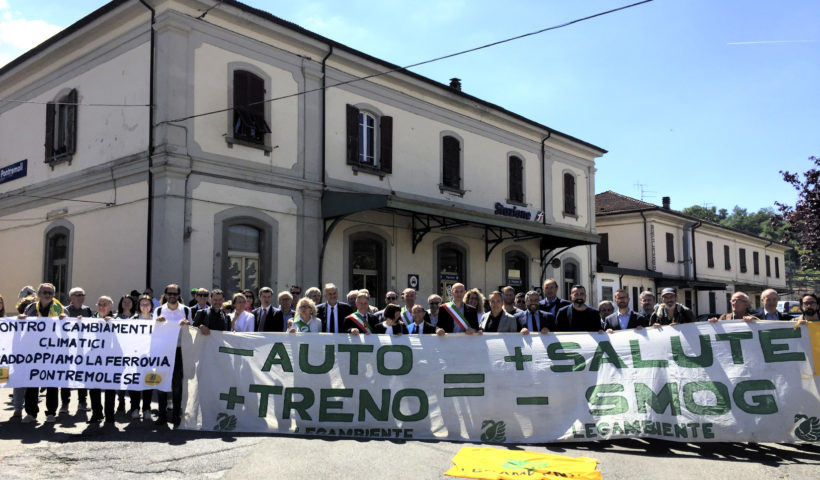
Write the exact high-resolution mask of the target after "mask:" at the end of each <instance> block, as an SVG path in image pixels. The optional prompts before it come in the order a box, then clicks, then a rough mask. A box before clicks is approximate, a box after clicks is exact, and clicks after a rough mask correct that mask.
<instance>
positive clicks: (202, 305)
mask: <svg viewBox="0 0 820 480" xmlns="http://www.w3.org/2000/svg"><path fill="white" fill-rule="evenodd" d="M208 295H209V293H208V289H207V288H197V289H196V292H194V304H193V305H191V318H194V317H195V316H196V312H198V311H200V310H208V309H209V308H211V303H210V302H209V301H208Z"/></svg>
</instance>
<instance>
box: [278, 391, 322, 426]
mask: <svg viewBox="0 0 820 480" xmlns="http://www.w3.org/2000/svg"><path fill="white" fill-rule="evenodd" d="M294 395H301V396H302V399H301V400H299V401H296V400H294V399H293V396H294ZM315 399H316V397H315V395H314V394H313V390H311V389H309V388H304V387H288V388H286V389H285V403H284V405H283V406H282V418H283V419H285V420H287V419H289V418H290V411H291V410H296V413H298V414H299V417H300V418H301V419H302V420H313V419H312V418H311V417H310V414H309V413H307V409H308V408H310V407H311V406H313V402H314V400H315Z"/></svg>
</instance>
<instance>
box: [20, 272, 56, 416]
mask: <svg viewBox="0 0 820 480" xmlns="http://www.w3.org/2000/svg"><path fill="white" fill-rule="evenodd" d="M54 291H55V288H54V285H52V284H50V283H41V284H40V286H39V287H37V301H36V302H34V303H32V304H31V305H29V306H28V307H26V312H25V314H23V315H20V316H19V317H18V318H26V317H62V316H63V313H64V311H63V310H64V308H63V306H62V305H61V304H60V302H59V301H57V299H55V298H54ZM39 393H40V389H39V388H37V387H29V388H26V404H25V409H26V416H25V417H23V420H22V422H23V423H33V422H35V421H37V414H38V413H39V412H40V407H39V406H38V405H37V403H38V401H39V399H38V395H39ZM58 397H59V391H58V389H57V388H56V387H48V388H46V422H47V423H54V422H56V421H57V415H56V414H57V404H58Z"/></svg>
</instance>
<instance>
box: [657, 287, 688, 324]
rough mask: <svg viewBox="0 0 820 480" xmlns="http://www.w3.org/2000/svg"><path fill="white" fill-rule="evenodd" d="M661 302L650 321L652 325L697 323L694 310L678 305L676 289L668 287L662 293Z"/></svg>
mask: <svg viewBox="0 0 820 480" xmlns="http://www.w3.org/2000/svg"><path fill="white" fill-rule="evenodd" d="M661 302H662V304H661V305H660V306H658V308H656V309H655V313H653V314H652V317H650V319H649V324H650V325H652V326H659V325H677V324H679V323H692V322H694V321H695V314H694V313H693V312H692V310H689V308H687V307H686V306H685V305H681V304H680V303H678V294H677V292H676V291H675V289H674V288H669V287H667V288H664V289H663V290H662V291H661Z"/></svg>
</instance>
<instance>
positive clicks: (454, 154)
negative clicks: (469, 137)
mask: <svg viewBox="0 0 820 480" xmlns="http://www.w3.org/2000/svg"><path fill="white" fill-rule="evenodd" d="M442 143H443V145H442V149H443V150H444V152H443V153H444V155H443V156H444V158H443V159H442V163H443V165H442V182H443V183H444V186H446V187H450V188H461V168H460V167H461V166H460V165H459V160H460V157H461V143H460V142H459V141H458V139H457V138H455V137H451V136H446V137H444V139H443V140H442Z"/></svg>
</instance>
